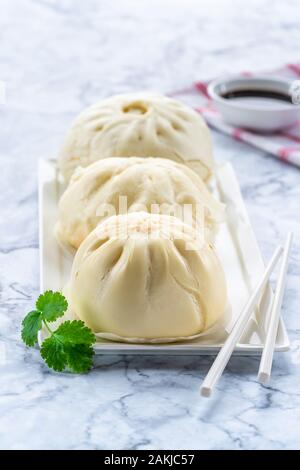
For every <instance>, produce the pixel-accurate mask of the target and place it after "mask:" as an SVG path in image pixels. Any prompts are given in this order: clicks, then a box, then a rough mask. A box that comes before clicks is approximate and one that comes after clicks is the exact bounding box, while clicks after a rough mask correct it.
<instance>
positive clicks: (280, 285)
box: [258, 232, 293, 383]
mask: <svg viewBox="0 0 300 470" xmlns="http://www.w3.org/2000/svg"><path fill="white" fill-rule="evenodd" d="M292 239H293V234H292V233H291V232H290V233H289V234H288V236H287V238H286V242H285V245H284V251H283V256H282V260H281V265H280V268H279V275H278V279H277V283H276V289H275V295H274V300H273V305H272V309H271V314H270V321H269V325H268V331H267V335H266V341H265V345H264V349H263V353H262V356H261V360H260V365H259V371H258V380H259V381H260V382H261V383H266V382H268V380H269V379H270V376H271V369H272V362H273V355H274V349H275V343H276V336H277V331H278V324H279V318H280V311H281V305H282V300H283V294H284V287H285V280H286V274H287V267H288V260H289V254H290V250H291V245H292Z"/></svg>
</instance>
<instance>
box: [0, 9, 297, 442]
mask: <svg viewBox="0 0 300 470" xmlns="http://www.w3.org/2000/svg"><path fill="white" fill-rule="evenodd" d="M299 45H300V8H299V1H298V0H286V1H284V2H283V1H279V0H249V1H244V0H235V1H234V0H223V1H221V0H201V1H199V0H198V1H197V0H184V1H182V0H84V1H81V0H1V2H0V80H1V81H4V82H5V86H6V102H5V103H4V104H0V162H1V167H0V188H1V191H0V212H1V215H0V295H1V306H0V334H1V337H2V338H5V340H6V341H7V344H8V349H7V351H8V352H7V354H8V357H9V361H10V362H8V365H7V366H6V369H5V372H6V373H5V374H4V373H3V372H1V374H0V390H2V392H1V393H3V402H2V401H1V403H3V405H1V406H2V412H3V413H1V415H2V416H3V417H2V418H0V421H1V426H0V429H2V431H0V433H1V436H0V438H1V440H0V445H1V446H9V447H16V448H20V447H21V448H22V447H24V448H26V447H27V448H28V447H30V441H29V440H28V439H27V437H26V435H29V432H32V433H34V436H35V437H34V438H35V443H36V446H38V447H40V448H42V447H43V446H45V445H46V443H47V445H48V446H52V447H56V448H57V447H59V446H60V445H67V446H69V447H73V448H76V446H77V447H78V446H79V447H80V446H82V447H84V446H86V447H89V446H90V447H93V446H96V445H98V443H100V444H99V445H100V446H101V445H102V446H103V445H107V447H108V448H112V447H113V446H117V448H118V445H119V446H123V447H124V448H126V446H131V447H134V446H135V447H138V446H140V448H141V447H147V446H148V447H149V448H151V446H155V447H156V448H172V447H175V448H176V447H177V448H178V447H180V446H185V447H186V448H245V447H247V446H248V447H251V448H260V447H267V448H276V447H277V448H291V447H295V446H296V447H298V446H299V435H298V436H297V432H299V431H296V429H298V425H299V419H300V411H299V410H300V402H299V396H300V391H299V389H298V391H297V387H299V385H297V384H298V383H299V381H298V379H297V380H296V378H297V377H296V376H297V375H298V374H299V365H298V366H295V365H291V363H290V362H289V361H288V360H287V359H286V358H285V356H284V357H282V356H281V357H280V358H278V361H277V363H276V367H275V372H274V374H275V377H277V378H280V377H281V378H283V379H282V380H283V381H284V385H283V382H282V381H281V382H280V384H279V385H278V386H277V387H278V388H277V389H276V387H274V388H273V389H268V388H266V389H265V388H263V387H261V386H259V385H258V384H254V382H253V381H254V380H255V373H256V370H257V359H255V358H247V359H245V358H244V359H243V360H241V359H234V360H232V361H231V363H230V366H229V369H228V370H229V373H228V374H227V375H226V377H225V378H224V381H223V382H222V383H223V385H224V387H225V392H224V395H225V397H224V396H223V399H224V401H225V405H224V407H223V408H222V410H221V407H218V406H216V408H215V409H214V410H213V409H212V408H213V406H211V405H210V406H208V405H207V402H205V403H203V401H202V402H201V403H200V402H199V399H198V394H197V390H198V385H199V378H200V377H201V376H203V373H204V372H205V371H206V370H207V365H208V363H209V360H205V361H204V363H203V365H202V363H201V366H200V365H199V361H198V359H193V360H190V359H178V362H177V365H178V369H177V370H176V360H175V359H174V360H173V362H172V364H171V363H170V362H166V363H163V364H162V363H161V362H159V360H158V359H155V360H154V362H153V374H152V371H151V370H152V369H151V368H152V365H149V364H148V365H147V361H148V359H147V361H146V359H134V360H132V361H131V360H125V359H124V360H123V359H122V360H121V362H119V364H115V363H111V364H110V365H109V362H108V363H107V364H108V365H109V367H108V368H107V369H105V371H106V372H105V377H106V387H107V389H105V386H104V389H102V387H103V382H102V377H101V376H98V377H97V375H95V374H96V372H94V373H93V374H91V378H90V380H91V382H89V386H88V385H87V382H85V379H82V380H81V381H80V382H79V379H76V381H77V382H76V392H74V393H75V394H76V396H77V399H78V400H79V401H82V399H83V398H84V397H85V394H86V393H88V390H90V389H91V390H94V392H95V393H96V392H97V391H99V388H101V390H104V391H105V393H106V395H105V393H104V392H103V393H104V395H103V397H102V398H99V399H100V402H101V403H102V404H103V403H104V405H103V406H104V407H105V408H104V409H102V408H101V409H98V411H99V416H98V415H97V413H96V412H97V406H96V404H95V403H94V402H91V401H87V402H85V405H84V407H79V410H78V413H79V416H78V418H77V420H76V423H77V425H76V426H77V428H76V430H75V429H74V430H72V431H70V434H69V436H68V437H66V434H65V433H64V431H63V429H66V428H67V427H69V420H70V419H73V415H74V413H73V411H74V410H73V411H72V409H71V408H70V407H69V405H70V406H71V404H72V403H73V402H72V400H73V391H74V381H72V382H70V380H71V379H69V378H67V379H65V378H59V379H57V378H55V376H53V375H49V374H48V373H47V371H46V370H45V369H43V368H42V366H41V365H40V368H39V369H38V370H37V367H36V361H38V360H39V359H38V355H37V354H36V355H35V351H33V352H28V351H25V350H24V348H23V347H22V345H20V340H19V331H18V330H17V329H16V322H18V324H19V320H21V318H22V317H23V315H24V312H26V311H27V310H28V308H30V307H31V306H32V301H33V299H34V297H35V296H36V295H37V293H38V290H39V286H38V276H39V267H38V217H37V216H38V206H37V160H38V158H40V157H55V156H56V154H57V151H58V149H59V146H60V144H61V142H62V139H63V136H64V134H65V132H66V129H67V127H68V126H69V125H70V123H71V121H72V120H73V119H74V117H75V116H76V114H77V113H79V112H80V111H81V110H82V109H83V108H84V107H86V106H88V105H90V104H91V103H93V102H95V101H96V100H99V99H101V98H104V97H107V96H109V95H112V94H115V93H121V92H125V91H135V90H144V89H152V90H156V91H159V92H162V93H169V92H172V91H173V90H177V89H181V88H184V87H187V86H189V85H191V84H193V83H194V82H195V81H197V80H203V79H210V78H214V77H218V76H222V75H223V74H226V73H234V72H240V71H241V70H250V71H261V70H268V69H273V68H276V67H280V66H282V65H283V64H285V63H289V62H299V60H300V56H299ZM212 136H213V143H214V154H215V157H216V159H217V160H230V161H231V162H232V163H233V165H234V167H235V170H236V172H237V174H238V177H239V180H240V184H241V188H242V192H243V195H244V197H245V200H246V204H247V208H248V210H249V213H250V217H251V220H252V221H253V225H254V229H255V232H256V235H257V237H258V240H259V243H260V246H261V248H262V251H263V254H264V255H265V257H266V258H267V257H269V256H270V254H271V252H272V251H273V249H274V247H275V245H277V243H278V242H279V241H281V240H282V239H283V237H284V235H285V233H286V232H287V230H288V229H291V230H294V232H295V245H294V250H293V254H292V260H291V264H290V276H289V282H288V289H287V292H286V296H285V306H284V315H285V316H286V321H287V326H288V330H289V333H290V336H291V339H292V341H294V343H293V344H294V345H296V346H295V348H296V349H297V348H298V346H299V344H300V341H299V340H300V328H299V311H298V310H299V300H300V297H299V287H300V285H299V280H300V268H299V259H300V246H299V235H300V221H299V202H300V184H299V183H300V179H299V176H300V173H299V171H300V170H299V169H297V168H295V167H292V166H290V165H287V164H285V163H282V162H280V161H279V160H276V159H275V158H274V157H272V156H270V155H268V154H266V153H264V152H262V151H259V150H257V149H255V148H253V147H250V146H247V145H246V144H243V143H241V142H236V141H233V140H232V139H231V138H229V137H227V136H224V135H221V134H219V133H217V132H215V131H213V133H212ZM297 341H298V343H297ZM297 345H298V346H297ZM122 361H123V362H122ZM241 361H242V362H241ZM24 364H26V367H24ZM241 364H242V366H241ZM120 368H121V369H120ZM124 368H125V370H126V371H127V376H126V375H123V370H124ZM241 368H242V369H243V370H246V371H247V372H248V374H249V375H250V378H249V381H248V382H247V383H246V386H245V387H244V385H245V377H244V376H241V377H240V376H239V374H240V370H241ZM158 370H161V371H162V372H161V373H159V372H157V371H158ZM12 371H14V372H13V373H12ZM154 371H156V372H157V374H158V375H155V372H154ZM230 373H231V375H230ZM143 374H144V375H143ZM145 374H146V376H147V374H148V379H147V381H146V382H145ZM159 374H160V375H159ZM180 377H182V378H180ZM251 377H252V378H251ZM98 379H99V383H98ZM72 380H73V379H72ZM74 380H75V379H74ZM38 384H43V385H38ZM72 384H73V388H72ZM172 384H173V385H172ZM186 384H188V388H187V386H186ZM281 385H282V387H283V388H282V389H280V387H281ZM12 390H13V393H14V396H13V397H12V398H11V400H10V401H8V400H7V398H6V395H5V394H6V393H10V392H11V391H12ZM59 390H61V392H59ZM110 390H114V392H113V398H109V397H110V393H111V392H110ZM171 390H173V391H171ZM136 391H139V393H140V394H142V395H143V405H140V408H139V409H138V410H137V408H136V403H135V400H134V399H132V396H133V394H134V393H136ZM237 391H238V392H237ZM97 393H98V392H97ZM99 393H100V392H99ZM124 393H127V394H128V397H129V398H128V399H126V398H124V397H123V394H124ZM51 394H52V395H51ZM51 396H52V399H51V400H52V401H51V405H50V404H49V403H48V405H47V406H48V412H44V411H43V414H41V413H39V414H35V413H37V411H36V410H39V409H41V408H40V405H41V403H42V402H43V400H50V399H49V397H51ZM47 397H48V398H47ZM153 397H155V399H154V401H153ZM20 400H21V401H23V402H24V403H25V405H24V408H22V410H21V414H20V411H18V409H19V408H18V407H19V404H20ZM64 400H65V401H64ZM101 400H102V401H101ZM110 400H115V401H113V402H110ZM118 400H119V401H118ZM228 400H229V401H228ZM286 400H287V401H288V403H289V406H288V408H286V405H285V403H286ZM141 403H142V402H141ZM150 403H151V404H152V405H151V406H150V405H149V404H150ZM56 405H57V406H58V408H57V409H60V410H64V411H63V412H62V413H61V416H60V422H59V425H58V424H57V422H56V421H55V419H56V418H55V410H56V408H55V406H56ZM146 405H149V406H150V408H147V406H146ZM41 406H42V405H41ZM99 406H100V405H99ZM101 406H102V405H101ZM110 406H111V408H110ZM257 409H259V410H260V414H258V413H257ZM107 410H111V411H110V412H108V411H107ZM94 413H96V415H94V418H92V416H93V414H94ZM95 416H96V417H95ZM153 416H159V417H160V419H157V420H156V421H155V422H154V423H153V422H152V424H151V427H149V426H148V423H149V422H150V421H151V418H153ZM41 417H43V419H44V423H45V426H44V427H43V429H41V430H40V431H39V432H37V429H38V423H39V422H40V419H41ZM102 418H103V420H104V421H101V419H102ZM88 419H92V421H91V422H89V424H87V423H88V421H87V420H88ZM118 420H121V421H120V422H121V423H122V424H120V429H121V430H120V432H119V433H117V434H114V432H115V430H114V426H113V425H112V424H111V423H115V422H116V421H118ZM149 420H150V421H149ZM174 420H176V421H175V422H176V423H178V424H179V423H180V425H179V426H177V425H176V426H175V428H176V430H175V431H174V424H172V423H174ZM16 421H18V425H17V426H16V427H15V429H14V431H12V430H11V428H9V423H11V422H16ZM220 422H222V423H223V424H224V426H223V427H222V425H220ZM268 422H269V423H271V425H270V426H268ZM284 422H289V426H288V428H289V429H290V431H289V432H287V430H285V432H286V435H285V436H282V433H280V432H279V431H278V428H279V427H282V423H284ZM102 424H104V428H103V427H102ZM6 426H8V428H6ZM51 426H52V427H51ZM82 426H83V428H84V429H89V437H87V436H88V431H86V432H87V434H85V435H84V436H83V435H81V429H83V428H82ZM153 426H154V428H155V431H154V430H153V431H152V430H151V429H154V428H153ZM203 427H204V428H205V433H203V431H202V429H204V428H203ZM49 429H52V430H55V432H54V433H52V432H51V433H50V432H49ZM4 430H5V431H4ZM10 430H11V432H10ZM107 430H108V431H109V432H107ZM199 432H201V435H202V438H201V439H202V440H200V441H199ZM59 439H60V441H59ZM64 439H65V441H64ZM59 442H63V443H64V444H60V443H59ZM117 442H119V444H118V445H117V444H116V443H117ZM181 448H182V447H181Z"/></svg>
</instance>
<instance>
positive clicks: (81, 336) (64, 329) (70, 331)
mask: <svg viewBox="0 0 300 470" xmlns="http://www.w3.org/2000/svg"><path fill="white" fill-rule="evenodd" d="M55 335H57V336H59V337H60V338H61V340H62V341H63V342H64V343H73V344H88V345H89V344H93V343H94V342H95V341H96V337H95V335H94V333H93V332H92V331H91V330H90V329H89V328H88V327H87V326H85V324H84V322H83V321H81V320H73V321H69V320H67V321H65V322H64V323H62V324H61V325H60V326H59V327H58V328H57V330H56V331H55Z"/></svg>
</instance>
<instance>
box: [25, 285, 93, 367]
mask: <svg viewBox="0 0 300 470" xmlns="http://www.w3.org/2000/svg"><path fill="white" fill-rule="evenodd" d="M35 306H36V309H35V310H32V311H31V312H29V313H28V314H27V315H26V317H25V318H24V320H23V322H22V333H21V336H22V340H23V341H24V343H25V344H26V345H27V346H34V345H35V344H36V343H37V341H38V333H39V331H40V330H41V328H42V327H43V325H44V326H45V328H46V329H47V330H48V332H49V337H48V338H47V339H45V340H44V341H43V343H42V346H41V356H42V358H43V359H44V361H45V362H46V364H47V365H48V366H49V367H50V368H52V369H54V370H55V371H58V372H61V371H63V370H65V369H66V368H68V369H70V370H72V371H73V372H76V373H82V372H86V371H88V370H89V369H91V367H92V360H93V355H94V350H93V347H92V345H93V344H94V343H95V341H96V337H95V335H94V333H93V332H92V331H91V330H90V329H89V328H88V327H87V326H85V324H84V322H83V321H80V320H73V321H69V320H68V321H65V322H63V323H61V324H60V326H59V327H58V328H57V329H56V330H54V331H53V330H52V329H51V327H50V325H49V323H51V322H54V321H55V320H57V319H58V318H60V317H62V316H63V315H64V314H65V312H66V310H67V308H68V302H67V300H66V298H65V297H64V296H63V295H62V294H61V293H60V292H53V291H51V290H49V291H46V292H44V294H41V295H40V296H39V298H38V299H37V301H36V304H35Z"/></svg>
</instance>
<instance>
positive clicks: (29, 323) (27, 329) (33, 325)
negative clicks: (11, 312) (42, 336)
mask: <svg viewBox="0 0 300 470" xmlns="http://www.w3.org/2000/svg"><path fill="white" fill-rule="evenodd" d="M41 328H42V316H41V313H40V312H39V311H38V310H32V311H31V312H29V313H28V314H27V315H26V317H25V318H24V320H23V321H22V333H21V335H22V340H23V341H24V343H25V344H27V346H34V345H35V344H36V343H37V340H38V332H39V330H40V329H41Z"/></svg>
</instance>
